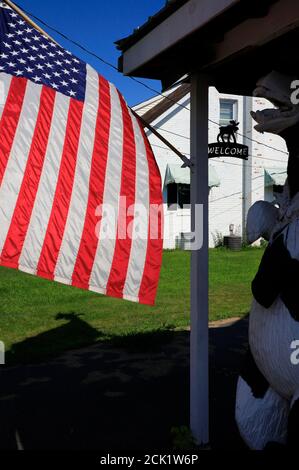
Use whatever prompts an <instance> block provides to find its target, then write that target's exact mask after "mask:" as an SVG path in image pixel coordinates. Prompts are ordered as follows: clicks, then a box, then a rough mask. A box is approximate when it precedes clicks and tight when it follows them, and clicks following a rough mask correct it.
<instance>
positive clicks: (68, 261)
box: [55, 65, 99, 283]
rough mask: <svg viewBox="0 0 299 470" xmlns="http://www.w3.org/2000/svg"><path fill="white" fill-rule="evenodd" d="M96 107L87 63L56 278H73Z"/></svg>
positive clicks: (95, 81)
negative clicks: (76, 145) (67, 206)
mask: <svg viewBox="0 0 299 470" xmlns="http://www.w3.org/2000/svg"><path fill="white" fill-rule="evenodd" d="M98 107H99V76H98V74H97V73H96V71H95V70H93V69H92V68H91V67H90V66H89V65H87V80H86V97H85V102H84V108H83V118H82V124H81V132H80V139H79V147H78V155H77V162H76V170H75V177H74V185H73V191H72V196H71V201H70V207H69V211H68V216H67V221H66V226H65V230H64V234H63V239H62V244H61V247H60V252H59V255H58V259H57V264H56V267H55V280H56V278H64V279H68V280H69V283H71V281H72V274H73V271H74V267H75V263H76V258H77V255H78V250H79V247H80V242H81V237H82V232H83V228H84V222H85V215H86V209H87V203H88V195H89V178H90V170H91V161H92V154H93V147H94V139H95V130H96V122H97V115H98Z"/></svg>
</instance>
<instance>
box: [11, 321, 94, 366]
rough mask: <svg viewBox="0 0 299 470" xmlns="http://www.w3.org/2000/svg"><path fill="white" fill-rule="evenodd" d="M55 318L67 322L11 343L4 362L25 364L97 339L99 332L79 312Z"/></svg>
mask: <svg viewBox="0 0 299 470" xmlns="http://www.w3.org/2000/svg"><path fill="white" fill-rule="evenodd" d="M55 319H56V320H66V321H67V323H65V324H63V325H61V326H58V327H57V328H52V329H51V330H48V331H45V332H44V333H40V334H38V335H36V336H33V337H30V338H26V339H25V340H24V341H21V342H20V343H15V344H13V345H12V347H11V349H10V350H9V351H8V352H7V353H6V364H7V365H11V364H18V363H19V364H25V363H28V362H31V361H34V362H36V361H42V360H45V359H47V358H50V357H53V356H56V355H57V354H59V353H61V352H63V351H65V349H66V345H70V344H71V346H70V348H75V347H77V346H78V347H79V346H84V345H88V344H91V343H94V342H95V341H97V339H99V332H98V331H97V330H96V329H94V328H92V327H91V326H90V325H89V324H88V323H87V322H85V321H84V320H83V319H82V315H81V314H77V313H74V312H71V313H58V314H57V315H56V317H55Z"/></svg>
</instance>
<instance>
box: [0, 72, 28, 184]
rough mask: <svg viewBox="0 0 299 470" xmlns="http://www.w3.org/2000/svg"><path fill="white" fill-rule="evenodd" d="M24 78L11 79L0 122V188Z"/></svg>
mask: <svg viewBox="0 0 299 470" xmlns="http://www.w3.org/2000/svg"><path fill="white" fill-rule="evenodd" d="M26 84H27V80H26V78H17V77H13V78H12V79H11V82H10V87H9V91H8V95H7V99H6V102H5V106H4V109H3V113H2V117H1V121H0V136H1V140H0V186H1V183H2V179H3V175H4V172H5V169H6V165H7V162H8V158H9V155H10V151H11V147H12V144H13V141H14V137H15V133H16V129H17V126H18V122H19V118H20V114H21V111H22V106H23V101H24V96H25V91H26Z"/></svg>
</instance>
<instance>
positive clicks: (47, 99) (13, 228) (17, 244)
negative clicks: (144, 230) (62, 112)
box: [2, 87, 56, 265]
mask: <svg viewBox="0 0 299 470" xmlns="http://www.w3.org/2000/svg"><path fill="white" fill-rule="evenodd" d="M55 94H56V93H55V91H53V90H52V89H51V88H48V87H43V88H42V92H41V97H40V106H39V112H38V116H37V121H36V126H35V130H34V135H33V139H32V143H31V148H30V152H29V156H28V161H27V164H26V169H25V173H24V177H23V181H22V185H21V189H20V192H19V196H18V200H17V204H16V207H15V211H14V214H13V217H12V220H11V224H10V227H9V231H8V234H7V238H6V241H5V244H4V247H3V251H2V258H3V259H4V260H8V261H9V262H10V263H11V264H15V265H17V264H18V261H19V257H20V254H21V251H22V247H23V244H24V240H25V236H26V232H27V229H28V225H29V223H30V217H31V213H32V210H33V205H34V201H35V198H36V193H37V189H38V185H39V180H40V176H41V173H42V168H43V163H44V158H45V154H46V150H47V144H48V138H49V133H50V128H51V121H52V114H53V109H54V102H55Z"/></svg>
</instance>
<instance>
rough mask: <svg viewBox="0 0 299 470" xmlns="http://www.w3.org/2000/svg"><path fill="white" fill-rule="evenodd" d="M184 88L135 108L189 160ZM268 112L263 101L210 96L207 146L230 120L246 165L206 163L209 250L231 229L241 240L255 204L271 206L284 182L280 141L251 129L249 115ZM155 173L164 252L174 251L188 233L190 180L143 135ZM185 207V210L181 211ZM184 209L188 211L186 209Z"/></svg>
mask: <svg viewBox="0 0 299 470" xmlns="http://www.w3.org/2000/svg"><path fill="white" fill-rule="evenodd" d="M189 90H190V89H189V85H188V84H183V85H181V86H179V87H177V88H175V89H174V90H171V91H168V92H167V93H166V94H165V95H167V96H168V98H163V97H161V96H158V97H155V98H152V99H150V100H148V101H145V102H143V103H140V104H138V105H137V106H135V107H134V109H135V111H136V112H137V113H138V114H139V115H141V116H143V117H144V119H145V120H146V121H147V122H150V123H151V125H152V126H153V127H155V128H156V129H157V130H158V131H159V132H160V133H161V134H162V135H163V136H164V137H165V138H166V139H167V140H169V141H170V142H171V143H172V144H173V145H174V146H175V147H177V148H178V149H179V150H180V151H181V152H182V153H184V154H185V155H187V156H189V155H190V148H189V147H190V92H189ZM265 107H267V108H269V107H271V108H272V107H273V105H272V104H271V103H269V102H268V101H267V100H265V99H260V98H252V97H250V98H249V97H243V96H237V95H225V94H219V93H218V91H217V90H216V88H214V87H211V88H210V92H209V120H210V121H209V142H216V141H217V135H218V132H219V127H218V126H219V125H226V124H228V123H229V121H230V120H231V119H235V120H236V121H237V122H239V131H238V135H237V141H238V142H239V143H241V144H245V145H248V147H249V158H248V160H247V161H245V160H240V159H237V158H231V157H219V158H211V159H210V174H209V186H210V205H209V206H210V207H209V211H210V212H209V244H210V246H211V247H212V246H215V244H217V242H218V240H219V238H220V239H221V237H222V236H223V235H228V234H229V226H230V225H231V224H233V227H234V232H235V233H236V234H240V235H244V229H245V223H246V215H247V211H248V209H249V207H250V206H251V205H252V204H253V203H254V202H255V201H257V200H260V199H264V200H269V201H271V200H272V199H273V191H275V190H279V188H277V187H276V186H277V185H281V184H283V183H284V181H285V179H286V166H287V159H288V153H287V149H286V146H285V142H284V140H283V139H281V138H280V137H279V136H275V135H272V134H260V133H258V132H257V131H256V130H255V129H254V124H255V123H254V121H253V119H252V117H251V115H250V111H251V110H254V111H256V110H258V109H264V108H265ZM147 135H148V137H149V140H150V142H151V145H152V148H153V151H154V153H155V156H156V159H157V163H158V165H159V168H160V172H161V178H162V184H163V195H164V214H165V230H164V248H175V247H176V246H178V243H179V241H180V239H181V234H182V233H186V232H190V209H189V208H188V203H189V202H190V174H189V169H188V168H185V169H182V168H181V166H182V162H181V160H180V159H179V157H177V156H176V155H175V154H174V153H173V152H172V151H171V150H169V148H167V147H166V146H165V145H164V144H163V143H162V142H161V141H160V140H159V139H158V138H157V137H156V136H155V135H153V134H152V133H151V132H150V131H148V132H147ZM183 206H184V207H183ZM186 206H187V207H186Z"/></svg>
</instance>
